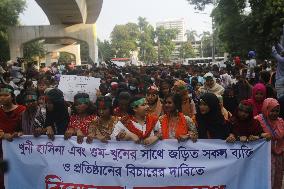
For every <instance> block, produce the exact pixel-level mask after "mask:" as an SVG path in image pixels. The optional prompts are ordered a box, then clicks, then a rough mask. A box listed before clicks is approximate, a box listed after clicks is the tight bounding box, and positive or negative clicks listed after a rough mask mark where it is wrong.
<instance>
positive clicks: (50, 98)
mask: <svg viewBox="0 0 284 189" xmlns="http://www.w3.org/2000/svg"><path fill="white" fill-rule="evenodd" d="M46 98H47V105H46V107H47V111H46V122H45V128H46V130H47V131H46V134H47V136H48V138H49V139H51V140H54V135H55V134H56V135H64V134H65V132H66V130H67V127H68V123H69V113H68V107H67V105H66V104H65V102H64V97H63V93H62V91H60V90H59V89H51V90H50V91H48V92H47V94H46Z"/></svg>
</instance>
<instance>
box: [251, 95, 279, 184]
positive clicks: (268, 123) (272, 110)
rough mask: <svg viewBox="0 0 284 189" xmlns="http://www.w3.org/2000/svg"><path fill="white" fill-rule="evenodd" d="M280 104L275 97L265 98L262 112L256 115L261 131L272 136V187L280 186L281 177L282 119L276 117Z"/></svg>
mask: <svg viewBox="0 0 284 189" xmlns="http://www.w3.org/2000/svg"><path fill="white" fill-rule="evenodd" d="M279 112H280V105H279V103H278V101H277V100H276V99H273V98H267V99H265V100H264V102H263V107H262V112H261V114H260V115H258V116H256V119H257V120H258V121H259V123H260V125H261V127H262V129H263V131H264V132H265V133H266V134H268V135H270V136H271V137H272V142H271V155H272V156H271V171H272V172H271V176H272V177H271V178H272V189H280V188H282V179H283V168H284V164H283V162H284V161H283V157H284V155H283V149H284V138H283V137H284V121H283V119H282V118H280V117H278V116H279Z"/></svg>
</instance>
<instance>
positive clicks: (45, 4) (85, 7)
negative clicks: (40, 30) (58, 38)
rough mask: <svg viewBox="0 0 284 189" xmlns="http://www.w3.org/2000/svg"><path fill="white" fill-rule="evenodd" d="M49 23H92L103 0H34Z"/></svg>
mask: <svg viewBox="0 0 284 189" xmlns="http://www.w3.org/2000/svg"><path fill="white" fill-rule="evenodd" d="M36 2H37V3H38V5H39V6H40V7H41V8H42V10H43V11H44V12H45V14H46V16H47V18H48V19H49V22H50V25H58V24H65V25H74V24H82V23H83V24H94V23H95V22H96V21H97V18H98V17H99V15H100V12H101V9H102V4H103V0H36Z"/></svg>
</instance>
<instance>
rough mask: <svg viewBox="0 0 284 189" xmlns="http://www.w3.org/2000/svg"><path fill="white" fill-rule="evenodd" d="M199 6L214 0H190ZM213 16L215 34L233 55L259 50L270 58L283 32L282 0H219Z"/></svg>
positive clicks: (283, 5)
mask: <svg viewBox="0 0 284 189" xmlns="http://www.w3.org/2000/svg"><path fill="white" fill-rule="evenodd" d="M187 1H188V2H189V3H190V4H193V5H195V6H196V8H198V9H201V10H202V9H204V7H205V6H206V5H208V4H212V3H214V0H187ZM215 2H217V3H218V4H217V6H216V8H215V9H214V11H213V13H212V16H213V18H214V20H215V24H216V31H215V34H214V35H215V36H217V37H218V38H219V41H222V42H224V44H223V45H224V48H225V49H226V50H227V51H228V52H230V53H232V54H233V55H241V56H246V55H247V52H248V51H249V50H256V52H257V55H258V57H259V58H262V59H263V58H268V57H269V55H270V51H271V46H272V45H273V44H275V43H277V42H278V41H279V39H280V37H281V35H282V34H283V24H284V1H283V0H261V1H260V0H230V1H228V0H218V1H217V0H216V1H215Z"/></svg>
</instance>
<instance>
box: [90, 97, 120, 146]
mask: <svg viewBox="0 0 284 189" xmlns="http://www.w3.org/2000/svg"><path fill="white" fill-rule="evenodd" d="M96 107H97V113H98V117H97V118H96V119H95V120H93V122H92V123H91V125H90V127H89V129H88V137H87V143H92V142H93V140H94V139H98V140H100V141H101V142H107V141H108V140H110V139H111V138H110V137H111V134H112V132H113V129H114V126H115V125H116V124H117V122H118V120H119V118H118V117H117V116H113V115H112V100H111V98H110V97H99V98H98V99H97V102H96Z"/></svg>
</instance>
